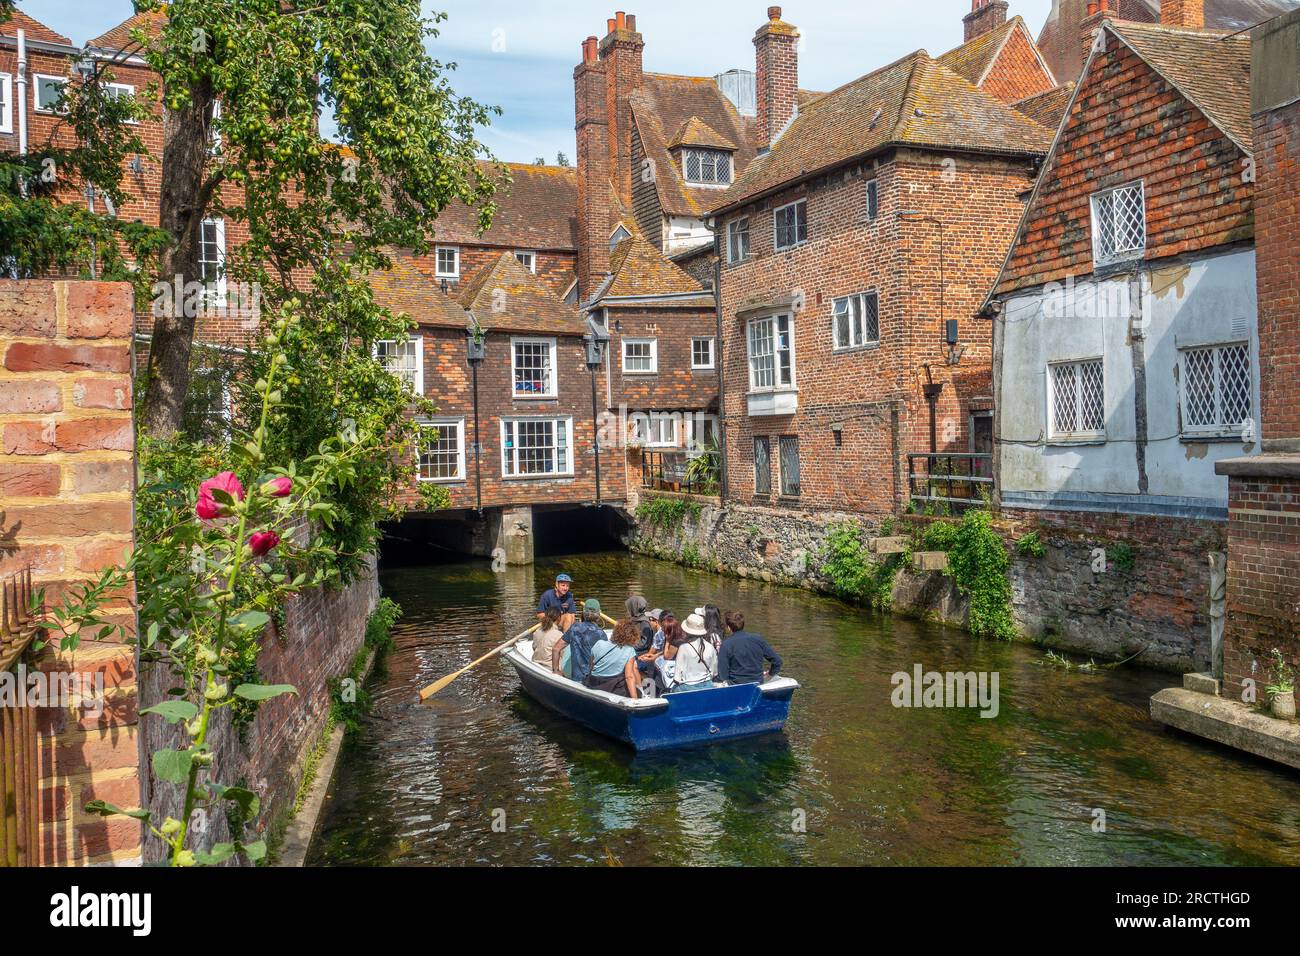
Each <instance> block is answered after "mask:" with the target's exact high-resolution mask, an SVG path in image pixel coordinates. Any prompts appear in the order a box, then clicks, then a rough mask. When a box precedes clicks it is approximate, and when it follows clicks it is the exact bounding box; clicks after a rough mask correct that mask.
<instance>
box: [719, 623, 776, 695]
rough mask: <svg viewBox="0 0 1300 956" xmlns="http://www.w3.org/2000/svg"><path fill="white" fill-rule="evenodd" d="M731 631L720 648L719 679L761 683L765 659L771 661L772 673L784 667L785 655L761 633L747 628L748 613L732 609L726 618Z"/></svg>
mask: <svg viewBox="0 0 1300 956" xmlns="http://www.w3.org/2000/svg"><path fill="white" fill-rule="evenodd" d="M725 620H726V622H727V628H728V629H729V630H730V631H731V635H730V636H729V637H728V638H727V639H726V640H724V641H723V642H722V650H720V651H718V680H720V681H725V682H726V683H728V684H761V683H762V682H763V662H764V661H767V662H768V663H770V665H771V667H770V668H769V671H770V674H769V676H771V677H775V676H776V675H777V673H779V672H780V670H781V655H780V654H778V653H777V652H776V651H774V650H773V649H772V645H771V644H769V643H767V641H765V640H763V638H762V636H761V635H758V634H751V633H750V632H749V631H747V630H745V615H744V614H742V613H740V612H739V611H728V612H727V614H726V618H725Z"/></svg>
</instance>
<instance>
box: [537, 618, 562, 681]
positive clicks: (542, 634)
mask: <svg viewBox="0 0 1300 956" xmlns="http://www.w3.org/2000/svg"><path fill="white" fill-rule="evenodd" d="M561 617H563V612H562V611H561V610H560V609H559V608H558V607H550V608H547V609H546V612H545V613H544V614H543V615H542V624H541V627H539V628H538V629H537V630H536V631H534V632H533V661H534V663H537V664H543V665H545V666H546V667H550V666H551V651H552V650H553V649H554V647H555V643H556V641H558V640H559V639H560V638H562V637H563V636H564V630H563V629H562V628H561V627H560V619H561Z"/></svg>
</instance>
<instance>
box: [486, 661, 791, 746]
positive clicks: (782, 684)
mask: <svg viewBox="0 0 1300 956" xmlns="http://www.w3.org/2000/svg"><path fill="white" fill-rule="evenodd" d="M523 650H524V649H523V648H520V649H519V650H516V649H515V648H511V650H509V651H507V652H506V655H505V657H506V659H507V660H508V661H509V662H510V664H511V665H512V666H513V667H514V669H515V672H516V673H517V674H518V675H519V682H520V683H521V684H522V685H523V688H524V691H525V692H526V693H527V694H528V695H529V696H530V697H532V698H533V699H534V700H536V701H537V702H538V703H540V704H542V705H544V706H545V707H548V708H550V709H551V710H553V711H555V712H556V713H558V714H561V715H563V716H565V717H568V718H569V719H571V720H575V721H577V722H578V723H580V724H582V725H583V726H585V727H588V728H590V729H591V730H594V731H596V732H597V733H599V734H604V735H605V736H606V737H613V738H614V739H615V740H620V741H622V742H623V743H625V744H628V745H629V746H631V747H634V748H635V749H636V750H638V751H645V750H667V749H671V748H674V747H689V746H693V745H698V744H705V743H716V742H718V741H722V740H736V739H739V738H741V737H753V736H755V735H758V734H768V733H773V732H775V731H778V730H781V729H782V728H783V727H784V726H785V721H786V717H787V716H788V715H789V713H790V699H791V697H793V695H794V692H795V690H796V689H797V688H798V686H799V684H798V683H797V682H796V681H794V680H791V679H790V678H788V677H777V678H774V679H773V680H771V681H768V682H767V683H766V684H738V685H736V686H734V687H715V688H713V689H712V690H697V691H687V692H684V693H678V694H668V695H666V696H664V697H657V698H643V699H641V700H629V699H628V698H625V697H618V696H616V695H614V694H608V693H605V692H604V691H598V690H592V689H591V688H589V687H583V686H582V685H580V684H578V683H576V682H575V681H571V680H569V679H568V678H567V677H562V676H558V675H556V674H553V673H551V671H550V670H549V669H547V668H543V667H541V666H540V665H537V664H534V663H533V662H532V660H530V658H531V650H528V651H527V653H526V654H525V653H521V651H523Z"/></svg>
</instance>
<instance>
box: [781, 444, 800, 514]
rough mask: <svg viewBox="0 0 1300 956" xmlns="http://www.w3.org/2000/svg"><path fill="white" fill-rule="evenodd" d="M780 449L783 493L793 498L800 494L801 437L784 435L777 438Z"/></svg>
mask: <svg viewBox="0 0 1300 956" xmlns="http://www.w3.org/2000/svg"><path fill="white" fill-rule="evenodd" d="M777 443H778V448H779V449H780V452H781V454H780V456H779V457H780V467H779V468H778V471H779V472H780V474H781V494H782V495H784V496H786V497H789V498H793V497H796V496H798V494H799V439H798V438H796V437H795V436H794V435H782V436H781V437H780V438H778V439H777Z"/></svg>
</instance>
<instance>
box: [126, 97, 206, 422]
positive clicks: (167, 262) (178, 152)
mask: <svg viewBox="0 0 1300 956" xmlns="http://www.w3.org/2000/svg"><path fill="white" fill-rule="evenodd" d="M189 93H190V96H189V103H188V104H187V105H186V106H184V107H182V108H181V109H179V110H166V111H165V115H164V117H163V155H162V187H161V191H160V194H159V207H160V210H159V220H158V224H159V226H160V227H161V228H162V229H164V230H166V231H167V232H169V233H170V234H171V237H172V238H171V242H170V243H169V244H168V246H167V247H166V248H165V249H164V250H163V251H162V254H161V255H160V256H159V260H158V279H159V281H161V282H165V283H167V284H168V285H169V286H171V288H172V289H173V290H176V289H180V290H184V289H185V288H186V285H187V284H188V283H189V282H192V281H197V280H198V279H199V278H200V277H199V226H200V224H201V223H202V222H203V218H204V214H205V212H206V210H207V205H208V197H207V196H205V195H204V166H205V165H206V164H207V161H208V148H209V143H210V139H211V125H210V124H211V116H212V100H213V96H212V86H211V84H210V83H209V82H207V81H206V79H205V80H202V81H200V82H196V83H193V84H191V86H190V91H189ZM164 100H165V93H164ZM188 301H190V296H188V295H187V294H184V293H182V294H181V295H179V296H176V295H172V296H169V297H164V298H163V299H162V300H161V301H160V302H158V303H157V304H155V307H154V324H153V337H152V340H151V342H150V344H149V380H148V391H147V392H146V394H145V397H144V410H143V412H142V421H143V425H144V431H145V433H146V434H147V435H149V436H151V437H154V438H169V437H171V436H172V435H174V434H176V432H178V431H179V430H180V428H181V417H182V412H183V410H184V407H185V393H186V392H187V391H188V389H189V384H190V352H191V350H192V347H193V344H194V321H195V318H196V316H195V314H194V312H195V310H194V309H192V308H187V307H186V303H187V302H188Z"/></svg>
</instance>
